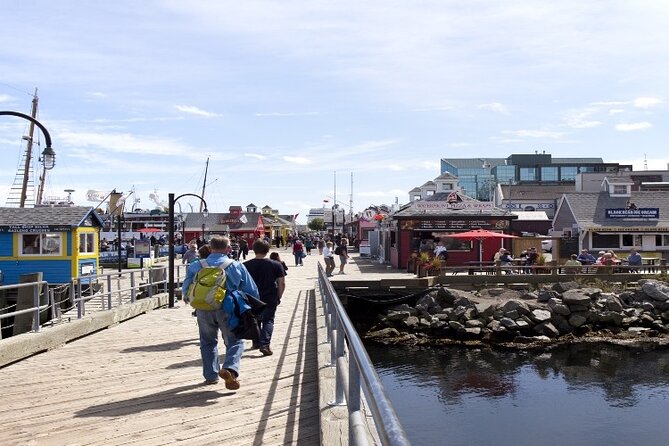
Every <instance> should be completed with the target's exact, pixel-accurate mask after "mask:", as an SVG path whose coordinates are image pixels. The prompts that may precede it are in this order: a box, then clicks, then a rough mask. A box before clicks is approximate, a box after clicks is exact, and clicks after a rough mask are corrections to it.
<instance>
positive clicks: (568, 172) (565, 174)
mask: <svg viewBox="0 0 669 446" xmlns="http://www.w3.org/2000/svg"><path fill="white" fill-rule="evenodd" d="M576 173H577V169H576V167H561V168H560V180H562V181H574V180H575V179H576Z"/></svg>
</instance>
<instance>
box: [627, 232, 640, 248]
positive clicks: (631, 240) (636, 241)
mask: <svg viewBox="0 0 669 446" xmlns="http://www.w3.org/2000/svg"><path fill="white" fill-rule="evenodd" d="M623 246H624V247H635V246H636V247H640V246H641V235H640V234H623Z"/></svg>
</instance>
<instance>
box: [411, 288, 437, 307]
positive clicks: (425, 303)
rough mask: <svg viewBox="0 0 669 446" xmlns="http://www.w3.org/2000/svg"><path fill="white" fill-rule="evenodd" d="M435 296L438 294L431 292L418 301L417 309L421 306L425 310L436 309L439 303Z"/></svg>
mask: <svg viewBox="0 0 669 446" xmlns="http://www.w3.org/2000/svg"><path fill="white" fill-rule="evenodd" d="M435 294H436V293H434V292H431V293H428V294H426V295H424V296H423V297H421V298H420V299H418V301H417V302H416V308H418V307H419V306H420V307H424V308H430V307H434V306H435V305H436V304H437V301H436V299H435Z"/></svg>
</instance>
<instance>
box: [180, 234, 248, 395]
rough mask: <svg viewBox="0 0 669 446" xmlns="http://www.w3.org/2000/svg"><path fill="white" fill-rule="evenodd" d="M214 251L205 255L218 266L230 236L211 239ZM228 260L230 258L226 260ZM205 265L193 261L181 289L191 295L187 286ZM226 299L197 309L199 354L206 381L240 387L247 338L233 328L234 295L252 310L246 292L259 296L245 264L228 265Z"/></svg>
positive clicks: (225, 255)
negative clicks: (222, 348) (220, 341)
mask: <svg viewBox="0 0 669 446" xmlns="http://www.w3.org/2000/svg"><path fill="white" fill-rule="evenodd" d="M209 247H210V249H211V254H210V255H209V256H208V257H207V258H206V263H207V264H208V265H209V266H219V265H221V264H223V263H224V262H226V261H227V260H228V254H229V253H230V239H228V238H227V237H224V236H220V235H215V236H213V237H212V238H211V240H210V241H209ZM226 263H227V262H226ZM202 268H203V265H202V262H193V263H191V264H190V265H189V266H188V269H187V271H186V278H185V279H184V282H183V287H182V293H183V295H184V296H186V295H188V288H189V287H190V285H191V283H192V282H193V279H195V276H196V275H197V273H198V271H200V270H201V269H202ZM225 274H226V281H225V287H226V291H225V299H224V300H223V303H222V304H221V307H220V308H218V309H216V310H213V311H206V310H195V315H196V317H197V325H198V330H199V335H200V355H201V357H202V374H203V375H204V379H205V383H206V384H218V378H219V377H220V378H222V379H223V381H224V382H225V388H226V389H228V390H237V389H239V381H238V380H237V378H238V377H239V366H240V362H241V358H242V354H243V353H244V340H243V339H239V338H237V336H235V334H234V332H233V330H234V329H235V328H237V326H238V325H239V319H238V318H237V317H236V316H235V312H234V307H235V304H234V302H233V299H236V301H237V304H238V305H239V306H240V308H241V309H242V310H240V311H241V313H243V312H244V311H250V307H249V305H248V304H247V303H246V300H245V299H244V295H243V293H246V294H248V295H251V296H253V297H255V298H257V299H259V298H260V294H259V292H258V287H257V286H256V283H255V282H254V281H253V278H252V277H251V275H250V274H249V272H248V270H247V269H246V267H245V266H244V265H242V264H241V263H239V262H236V261H235V262H232V263H231V264H230V265H229V266H228V267H226V268H225ZM219 331H220V332H221V334H222V336H223V341H224V342H225V345H226V349H225V359H224V360H223V367H221V364H220V359H219V355H218V333H219Z"/></svg>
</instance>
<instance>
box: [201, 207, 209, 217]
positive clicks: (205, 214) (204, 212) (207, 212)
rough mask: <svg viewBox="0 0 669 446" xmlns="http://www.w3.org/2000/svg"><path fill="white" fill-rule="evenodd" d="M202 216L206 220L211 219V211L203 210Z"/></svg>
mask: <svg viewBox="0 0 669 446" xmlns="http://www.w3.org/2000/svg"><path fill="white" fill-rule="evenodd" d="M202 216H203V217H204V218H207V217H209V211H208V210H207V208H204V209H203V210H202Z"/></svg>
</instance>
